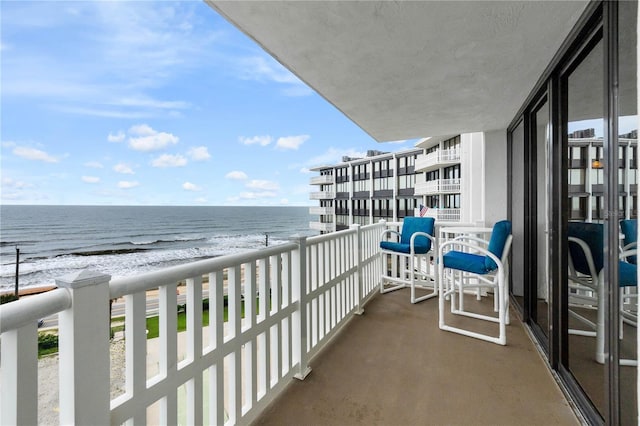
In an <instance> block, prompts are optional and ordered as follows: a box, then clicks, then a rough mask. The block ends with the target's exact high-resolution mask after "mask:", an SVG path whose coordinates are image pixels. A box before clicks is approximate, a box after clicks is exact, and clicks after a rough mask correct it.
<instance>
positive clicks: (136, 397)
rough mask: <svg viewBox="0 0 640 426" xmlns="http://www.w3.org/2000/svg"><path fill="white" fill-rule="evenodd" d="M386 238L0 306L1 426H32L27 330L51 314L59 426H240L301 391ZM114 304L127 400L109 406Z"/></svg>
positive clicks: (74, 287) (240, 259)
mask: <svg viewBox="0 0 640 426" xmlns="http://www.w3.org/2000/svg"><path fill="white" fill-rule="evenodd" d="M384 227H385V225H384V223H377V224H373V225H367V226H363V227H360V226H358V225H354V226H352V227H351V228H350V229H348V230H345V231H340V232H335V233H332V234H326V235H320V236H315V237H310V238H304V237H302V238H296V239H295V240H294V242H291V243H287V244H282V245H278V246H274V247H269V248H265V249H263V250H259V251H253V252H249V253H242V254H236V255H229V256H222V257H217V258H214V259H208V260H202V261H197V262H193V263H190V264H186V265H180V266H175V267H171V268H167V269H163V270H160V271H156V272H150V273H146V274H142V275H139V276H135V277H129V278H122V279H110V277H109V276H108V275H104V274H101V273H95V272H91V271H83V272H82V273H80V274H78V275H76V276H69V277H66V278H63V279H61V280H58V281H57V284H58V286H59V287H61V288H59V289H57V290H54V291H52V292H49V293H45V294H41V295H36V296H31V297H28V298H23V299H21V300H19V301H16V302H12V303H9V304H5V305H3V306H2V307H1V308H0V333H1V339H2V345H1V348H2V349H1V350H2V353H1V358H0V363H1V364H0V374H1V376H0V380H1V383H2V407H1V408H2V411H1V412H0V424H36V423H37V422H38V414H37V412H38V380H37V365H38V350H37V340H38V333H37V320H38V319H39V318H42V317H44V316H47V315H51V314H55V313H57V312H58V313H59V314H58V316H59V329H58V334H59V339H60V340H59V344H60V346H59V365H60V367H59V368H60V383H59V416H60V418H59V421H60V423H61V424H122V423H125V422H127V423H131V424H146V423H149V422H154V421H157V422H158V423H161V424H177V423H178V419H177V417H178V412H181V413H182V411H183V410H184V411H185V412H186V420H185V421H184V422H185V423H186V424H203V423H210V424H237V423H242V424H246V423H250V422H251V421H252V420H254V419H255V418H256V417H257V416H258V415H259V414H260V412H261V411H262V409H264V407H265V406H266V405H267V404H268V403H269V402H271V401H272V400H273V398H274V397H275V396H277V394H278V393H279V392H280V391H281V390H282V389H283V388H284V387H285V386H286V385H287V383H288V382H289V381H290V380H291V379H292V378H294V377H295V378H298V379H304V377H305V376H306V375H307V374H308V372H309V367H308V361H309V359H310V358H311V357H313V356H314V355H315V354H316V353H318V351H319V350H320V349H321V348H322V347H323V346H324V345H326V343H327V342H328V341H329V339H330V338H331V337H332V336H333V335H334V334H335V333H336V332H337V331H338V330H339V329H340V328H341V327H342V326H343V325H344V324H345V323H346V321H347V320H348V318H349V317H350V316H351V315H353V314H356V313H362V312H363V310H362V308H363V306H364V304H365V303H366V301H367V300H368V298H369V297H370V296H371V295H372V294H373V292H374V291H376V290H377V288H378V279H379V272H380V269H381V264H380V256H379V251H378V241H379V238H380V234H381V232H382V230H383V229H384ZM205 280H208V287H205V286H203V281H205ZM183 281H184V282H186V286H187V331H186V332H185V333H186V345H184V346H186V348H185V347H182V346H181V347H180V349H184V350H185V351H186V355H185V358H184V359H183V360H180V359H178V355H177V353H178V346H179V345H178V337H179V335H180V334H179V333H177V332H176V330H177V312H176V304H177V299H176V297H177V296H176V288H177V285H178V283H179V282H183ZM151 289H157V291H158V294H159V296H158V298H159V328H160V337H159V338H158V345H157V347H158V348H159V349H158V354H157V355H158V360H159V361H158V365H157V370H158V373H157V374H153V372H151V371H150V370H149V371H148V365H147V355H148V351H149V349H148V346H147V338H146V330H145V328H146V327H145V315H146V299H147V291H149V290H151ZM203 289H206V292H205V291H204V290H203ZM203 293H206V294H203ZM225 295H226V298H228V299H227V301H225ZM203 296H206V297H208V298H209V324H208V327H203V326H202V312H203V307H202V299H203ZM119 297H124V299H125V333H126V334H125V352H126V357H125V358H126V384H125V388H126V391H125V392H124V393H123V394H121V395H119V396H117V397H116V398H114V399H111V397H110V355H109V344H110V343H109V326H110V321H109V311H108V309H109V308H108V307H109V300H110V299H116V298H119ZM226 304H228V321H225V319H224V311H225V305H226ZM151 370H152V369H151ZM182 389H186V391H185V392H182ZM180 401H182V402H180ZM158 402H159V404H156V403H158ZM151 406H154V408H155V406H158V407H157V415H158V419H157V420H155V419H151V418H149V417H148V416H149V413H148V410H147V409H148V408H149V407H151ZM179 407H180V409H179Z"/></svg>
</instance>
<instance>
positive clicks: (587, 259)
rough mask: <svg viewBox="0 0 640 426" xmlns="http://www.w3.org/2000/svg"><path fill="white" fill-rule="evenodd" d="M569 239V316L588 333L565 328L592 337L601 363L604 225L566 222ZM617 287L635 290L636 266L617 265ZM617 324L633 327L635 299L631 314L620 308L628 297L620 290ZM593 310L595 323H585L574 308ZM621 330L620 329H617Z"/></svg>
mask: <svg viewBox="0 0 640 426" xmlns="http://www.w3.org/2000/svg"><path fill="white" fill-rule="evenodd" d="M567 234H568V239H569V259H568V262H567V263H568V281H569V314H570V315H571V316H572V317H573V318H575V319H577V320H579V321H580V322H582V323H583V324H585V325H586V326H587V327H588V328H590V330H578V329H569V334H574V335H580V336H590V337H595V338H596V361H597V362H599V363H601V364H603V363H604V326H605V315H604V309H599V303H600V300H601V298H600V295H602V294H604V291H605V286H606V283H605V280H604V226H603V225H602V224H600V223H585V222H569V224H568V227H567ZM636 254H637V251H636V249H632V250H626V251H623V252H622V253H621V254H620V259H625V258H628V257H631V256H634V255H636ZM618 279H619V282H618V285H619V286H620V287H621V290H623V289H624V288H628V287H637V286H638V279H637V266H636V265H634V264H632V263H629V262H626V261H624V260H620V261H619V262H618ZM620 293H621V303H620V307H621V310H620V321H621V324H622V323H623V322H626V323H628V324H632V325H637V318H636V317H637V298H636V301H635V305H636V307H635V309H634V311H635V312H633V313H632V312H631V311H627V310H625V309H623V307H624V304H625V301H624V298H625V297H627V298H628V295H625V294H624V291H621V292H620ZM579 308H582V309H583V310H589V309H591V310H593V309H597V315H596V323H595V324H594V323H593V321H591V320H589V319H588V318H587V317H586V316H585V315H583V314H582V313H579V312H577V309H579ZM620 329H621V330H622V327H620ZM620 365H637V361H636V360H625V359H621V360H620Z"/></svg>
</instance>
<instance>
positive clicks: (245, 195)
mask: <svg viewBox="0 0 640 426" xmlns="http://www.w3.org/2000/svg"><path fill="white" fill-rule="evenodd" d="M275 196H276V193H275V192H272V191H260V192H241V193H240V197H239V198H241V199H243V200H255V199H258V198H273V197H275Z"/></svg>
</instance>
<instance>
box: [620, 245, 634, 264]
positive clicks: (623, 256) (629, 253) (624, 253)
mask: <svg viewBox="0 0 640 426" xmlns="http://www.w3.org/2000/svg"><path fill="white" fill-rule="evenodd" d="M629 246H633V248H630V249H627V250H624V247H629ZM624 247H623V251H622V252H621V253H620V260H626V258H627V257H629V256H637V255H638V249H637V248H636V247H637V245H636V243H629V244H627V245H626V246H624Z"/></svg>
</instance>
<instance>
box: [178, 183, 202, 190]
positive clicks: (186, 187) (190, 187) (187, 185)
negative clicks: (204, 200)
mask: <svg viewBox="0 0 640 426" xmlns="http://www.w3.org/2000/svg"><path fill="white" fill-rule="evenodd" d="M182 188H183V189H184V190H185V191H201V190H202V188H200V187H199V186H198V185H196V184H194V183H191V182H185V183H183V184H182Z"/></svg>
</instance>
